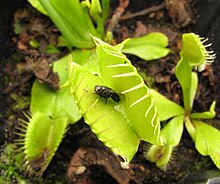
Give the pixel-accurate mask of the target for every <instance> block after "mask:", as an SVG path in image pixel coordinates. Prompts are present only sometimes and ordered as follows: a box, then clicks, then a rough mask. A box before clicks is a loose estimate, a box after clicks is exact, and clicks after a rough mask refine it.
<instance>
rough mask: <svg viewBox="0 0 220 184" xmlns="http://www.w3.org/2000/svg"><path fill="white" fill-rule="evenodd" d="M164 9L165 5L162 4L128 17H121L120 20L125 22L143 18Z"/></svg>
mask: <svg viewBox="0 0 220 184" xmlns="http://www.w3.org/2000/svg"><path fill="white" fill-rule="evenodd" d="M164 7H165V3H164V2H162V3H161V4H159V5H156V6H152V7H150V8H146V9H144V10H141V11H139V12H135V13H131V14H128V15H124V16H121V17H120V19H119V20H120V21H123V20H127V19H131V18H134V17H138V16H143V15H146V14H149V13H151V12H155V11H158V10H161V9H163V8H164Z"/></svg>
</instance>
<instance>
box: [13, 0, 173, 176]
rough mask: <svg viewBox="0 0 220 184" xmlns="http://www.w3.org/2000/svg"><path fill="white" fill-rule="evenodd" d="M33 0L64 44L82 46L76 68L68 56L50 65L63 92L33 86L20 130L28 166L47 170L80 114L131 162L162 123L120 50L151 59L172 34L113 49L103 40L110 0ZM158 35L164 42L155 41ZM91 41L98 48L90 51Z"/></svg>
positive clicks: (76, 54) (37, 171)
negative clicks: (116, 96)
mask: <svg viewBox="0 0 220 184" xmlns="http://www.w3.org/2000/svg"><path fill="white" fill-rule="evenodd" d="M30 2H31V3H32V4H33V3H35V7H37V9H38V10H40V11H41V12H43V13H44V14H46V15H48V16H49V17H50V18H51V19H52V20H53V21H54V23H55V24H56V26H57V27H58V28H59V29H60V31H61V33H62V35H63V37H64V38H65V41H66V46H67V47H69V48H72V47H76V48H77V49H75V50H74V51H72V53H71V56H72V59H73V61H74V63H72V64H70V66H74V68H73V70H72V69H71V67H69V68H68V60H69V59H68V57H64V58H63V59H61V60H59V61H57V62H55V63H54V64H53V70H54V72H57V73H58V75H59V79H60V84H59V85H60V89H59V90H58V91H52V90H51V89H50V88H49V87H48V86H47V85H46V84H42V83H40V82H38V81H35V83H34V85H33V87H32V96H31V104H30V115H28V116H27V119H28V121H24V120H22V121H21V123H20V126H19V127H18V132H17V134H18V135H19V136H21V138H20V139H18V140H16V142H17V145H20V149H19V150H20V152H21V155H23V157H24V162H23V163H24V165H26V166H27V169H28V171H30V173H35V174H37V175H42V174H43V172H44V171H45V169H46V168H47V166H48V165H49V163H50V161H51V159H52V158H53V155H54V154H55V152H56V150H57V148H58V146H59V144H60V142H61V141H62V138H63V136H64V135H65V132H66V130H67V128H68V126H69V125H70V124H73V123H75V122H76V121H77V120H79V119H80V118H81V117H82V116H83V117H84V118H85V121H86V122H87V123H88V124H89V125H90V127H91V129H92V130H93V131H94V132H95V133H96V134H97V137H98V138H99V139H100V140H101V141H103V142H104V143H105V145H106V146H108V147H110V148H111V149H112V150H113V151H114V152H115V153H117V154H119V155H121V156H122V157H124V158H125V159H126V160H127V161H130V160H131V159H132V157H133V156H134V154H135V152H136V151H137V149H138V145H139V141H140V140H144V141H147V142H151V143H152V144H158V143H159V141H160V140H159V133H160V123H159V117H158V113H157V108H156V107H155V105H154V100H153V98H152V96H151V94H150V93H149V91H150V90H149V89H148V87H147V86H146V85H145V84H144V82H143V79H142V78H141V77H140V76H139V75H138V73H137V71H136V69H135V68H134V67H133V66H132V65H131V63H130V61H129V60H128V59H127V58H126V57H125V55H123V54H122V52H121V50H122V51H123V48H124V52H125V53H130V54H135V55H137V56H139V57H143V58H145V59H146V60H152V59H156V58H160V57H163V56H165V55H166V54H168V53H169V52H170V50H169V49H167V48H165V47H166V46H167V45H168V40H167V38H166V37H165V36H164V35H163V34H161V33H151V34H150V35H149V36H144V37H142V38H140V39H137V38H135V39H130V40H127V42H122V43H121V44H118V45H117V46H115V47H112V46H110V45H108V44H106V43H104V42H103V41H101V40H99V39H98V38H101V39H104V37H105V35H104V23H105V20H106V18H107V15H108V8H109V0H103V1H99V0H92V1H91V2H90V1H78V0H77V1H75V0H68V1H65V3H63V2H62V1H51V0H49V1H42V0H30ZM93 22H95V23H96V24H97V26H96V25H95V24H93ZM90 34H93V35H95V36H97V37H98V38H96V37H94V40H95V42H94V41H93V39H92V37H91V36H90ZM155 38H157V40H158V43H160V44H154V43H153V39H155ZM125 44H126V45H125ZM94 46H96V47H97V49H96V51H95V49H91V48H93V47H94ZM81 48H83V49H81ZM86 48H90V49H86ZM139 49H142V50H143V49H144V50H146V51H147V50H148V53H151V54H145V55H143V56H142V55H140V53H137V50H139ZM158 49H159V50H160V52H158ZM107 58H108V59H107ZM127 81H129V82H127ZM95 85H106V86H109V87H111V88H113V89H114V90H115V91H116V92H117V93H120V98H121V101H120V102H119V103H118V104H115V103H114V102H112V101H111V100H108V103H106V104H105V100H103V99H100V97H99V96H98V95H96V94H94V87H95ZM75 102H77V103H75ZM103 102H104V103H103ZM92 109H95V112H94V110H92ZM96 110H97V111H96ZM91 112H93V113H91ZM137 114H138V116H137ZM122 132H123V134H122ZM128 140H129V141H128Z"/></svg>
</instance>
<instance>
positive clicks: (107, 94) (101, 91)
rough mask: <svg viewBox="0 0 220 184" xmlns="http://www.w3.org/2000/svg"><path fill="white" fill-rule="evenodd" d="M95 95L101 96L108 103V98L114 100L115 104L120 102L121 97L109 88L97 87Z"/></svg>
mask: <svg viewBox="0 0 220 184" xmlns="http://www.w3.org/2000/svg"><path fill="white" fill-rule="evenodd" d="M94 91H95V94H97V95H99V96H100V97H102V98H105V99H106V101H107V99H108V98H112V100H114V101H115V102H120V97H119V95H118V94H117V93H116V92H115V91H114V90H113V89H111V88H109V87H107V86H98V85H97V86H95V88H94Z"/></svg>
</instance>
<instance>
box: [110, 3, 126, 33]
mask: <svg viewBox="0 0 220 184" xmlns="http://www.w3.org/2000/svg"><path fill="white" fill-rule="evenodd" d="M128 4H129V0H120V3H119V6H118V7H117V8H116V10H115V11H114V14H113V16H112V18H111V20H110V22H109V24H108V27H107V32H112V31H113V30H114V28H115V26H116V25H117V24H118V21H119V19H120V16H121V15H122V14H123V13H124V11H125V8H126V7H127V6H128Z"/></svg>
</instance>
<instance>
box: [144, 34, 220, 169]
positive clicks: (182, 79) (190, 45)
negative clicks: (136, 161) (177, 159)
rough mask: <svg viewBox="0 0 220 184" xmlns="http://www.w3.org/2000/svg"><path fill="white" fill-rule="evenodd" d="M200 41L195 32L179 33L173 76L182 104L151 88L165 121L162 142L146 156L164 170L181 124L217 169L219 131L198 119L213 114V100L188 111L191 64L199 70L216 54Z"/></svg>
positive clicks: (193, 79) (194, 83)
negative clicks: (205, 106)
mask: <svg viewBox="0 0 220 184" xmlns="http://www.w3.org/2000/svg"><path fill="white" fill-rule="evenodd" d="M205 41H207V40H205ZM203 43H204V42H202V41H201V39H200V38H199V37H198V36H197V35H195V34H194V33H187V34H183V36H182V44H183V45H182V50H181V53H180V56H181V58H180V61H179V62H178V64H177V66H176V77H177V79H178V81H179V83H180V85H181V87H182V92H183V102H184V107H181V106H179V105H178V104H176V103H174V102H172V101H170V100H168V99H166V98H165V97H164V96H162V95H161V94H159V93H157V92H156V91H154V90H151V94H152V96H153V97H154V99H155V103H156V106H157V107H158V112H159V115H160V118H161V121H167V123H166V125H165V126H164V127H163V129H162V130H161V141H162V143H163V144H164V146H160V145H159V146H158V145H153V146H151V147H150V149H149V151H148V152H147V155H146V157H147V158H148V159H149V160H150V161H152V162H155V163H156V164H157V166H158V167H159V168H161V169H163V170H166V168H167V166H168V163H169V161H170V159H171V154H172V150H173V148H174V147H175V146H177V145H178V144H179V142H180V139H181V136H182V133H183V127H184V125H185V127H186V129H187V131H188V133H189V134H190V136H191V137H192V139H193V141H194V142H195V146H196V149H197V150H198V151H199V153H200V154H202V155H204V156H206V155H209V156H210V157H211V159H212V160H213V162H214V163H215V165H216V166H217V167H218V168H219V169H220V159H219V155H218V151H219V150H220V144H219V136H220V132H219V130H217V129H216V128H214V127H212V126H210V125H208V124H207V123H204V122H202V121H201V120H200V119H212V118H214V117H215V111H214V108H215V102H213V103H212V105H211V107H210V110H209V111H207V112H202V113H191V111H192V108H193V101H194V98H195V94H196V90H197V85H198V77H197V73H196V72H194V71H192V68H195V69H198V70H199V71H201V70H203V69H204V68H205V65H206V64H211V63H212V62H213V60H214V58H215V54H213V51H207V50H206V47H207V46H210V44H209V45H207V46H204V45H203ZM211 140H212V141H211Z"/></svg>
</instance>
